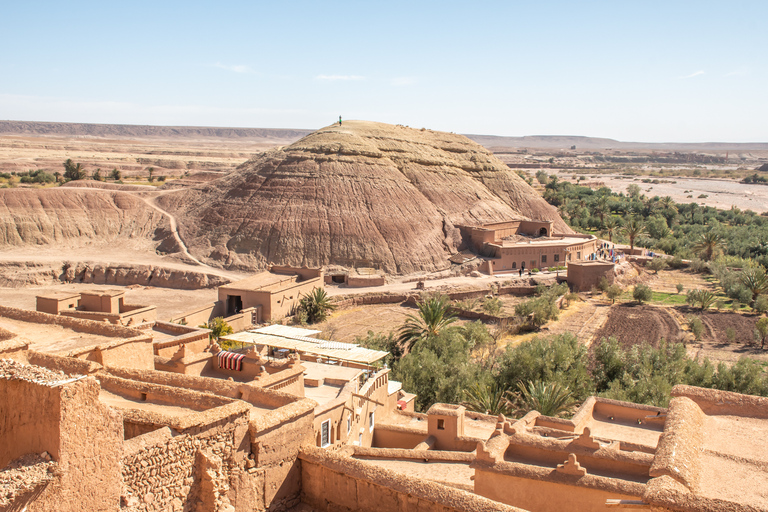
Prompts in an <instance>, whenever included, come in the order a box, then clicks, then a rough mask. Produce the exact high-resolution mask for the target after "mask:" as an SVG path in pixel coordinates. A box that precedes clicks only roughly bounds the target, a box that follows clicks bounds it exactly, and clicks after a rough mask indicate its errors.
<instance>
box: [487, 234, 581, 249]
mask: <svg viewBox="0 0 768 512" xmlns="http://www.w3.org/2000/svg"><path fill="white" fill-rule="evenodd" d="M591 239H592V238H580V237H572V236H563V237H556V238H527V237H526V238H524V239H514V240H506V239H505V240H502V241H501V242H494V243H493V244H492V245H500V246H501V247H531V246H532V247H561V246H562V245H564V244H566V245H572V244H581V243H584V242H588V241H590V240H591Z"/></svg>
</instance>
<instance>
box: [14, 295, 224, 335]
mask: <svg viewBox="0 0 768 512" xmlns="http://www.w3.org/2000/svg"><path fill="white" fill-rule="evenodd" d="M115 288H120V287H119V286H114V285H99V284H58V285H51V286H44V287H34V288H0V304H2V305H3V306H10V307H14V308H21V309H29V310H34V309H35V307H36V305H37V304H36V301H35V297H36V296H37V295H41V294H44V293H50V292H74V293H80V292H84V291H88V290H108V289H115ZM217 293H218V292H217V291H216V289H215V288H211V289H205V290H174V289H171V288H156V287H153V286H138V285H133V286H128V287H125V302H126V303H127V304H146V305H150V306H151V305H154V306H157V318H158V320H164V321H165V320H168V319H170V318H172V317H174V316H178V315H180V314H182V313H186V312H187V311H190V310H192V309H194V308H195V307H197V306H198V305H204V304H208V303H211V302H214V301H216V300H217V299H218V295H217ZM10 330H13V329H10Z"/></svg>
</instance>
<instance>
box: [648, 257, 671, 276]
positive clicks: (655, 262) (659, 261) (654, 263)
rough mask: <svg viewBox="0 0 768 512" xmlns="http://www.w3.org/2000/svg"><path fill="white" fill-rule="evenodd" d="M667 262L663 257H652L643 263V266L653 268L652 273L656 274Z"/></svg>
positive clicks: (665, 266)
mask: <svg viewBox="0 0 768 512" xmlns="http://www.w3.org/2000/svg"><path fill="white" fill-rule="evenodd" d="M667 266H669V264H668V263H667V260H666V259H665V258H653V259H652V260H651V261H649V262H648V263H646V264H645V268H647V269H648V270H653V273H654V274H658V273H659V270H664V269H665V268H667Z"/></svg>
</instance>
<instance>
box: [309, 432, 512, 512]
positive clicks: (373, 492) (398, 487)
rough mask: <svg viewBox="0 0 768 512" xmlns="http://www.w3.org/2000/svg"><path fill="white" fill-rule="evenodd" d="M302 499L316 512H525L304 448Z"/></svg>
mask: <svg viewBox="0 0 768 512" xmlns="http://www.w3.org/2000/svg"><path fill="white" fill-rule="evenodd" d="M299 458H300V459H301V480H302V489H301V498H302V501H303V502H304V503H307V504H308V505H310V506H312V507H313V508H315V509H316V510H318V511H322V512H325V511H336V510H381V511H398V512H401V511H402V512H407V511H412V510H418V511H419V512H451V511H466V512H481V511H482V512H486V511H488V510H495V511H499V512H524V511H522V510H521V509H518V508H516V507H512V506H508V505H503V504H501V503H496V502H493V501H491V500H489V499H486V498H483V497H481V496H477V495H475V494H472V493H470V492H467V491H463V490H460V489H455V488H452V487H447V486H445V485H441V484H438V483H433V482H428V481H424V480H421V479H415V478H411V477H407V476H404V475H400V474H398V473H395V472H392V471H389V470H385V469H382V468H379V467H376V466H374V465H371V464H366V463H365V462H361V461H359V460H355V459H351V458H349V457H347V456H344V455H342V454H340V453H336V452H334V451H332V450H323V449H320V448H315V447H305V448H302V450H301V453H300V454H299Z"/></svg>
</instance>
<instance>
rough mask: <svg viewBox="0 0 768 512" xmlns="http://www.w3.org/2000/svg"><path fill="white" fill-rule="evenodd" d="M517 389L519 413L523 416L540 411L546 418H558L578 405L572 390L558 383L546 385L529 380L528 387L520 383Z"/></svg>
mask: <svg viewBox="0 0 768 512" xmlns="http://www.w3.org/2000/svg"><path fill="white" fill-rule="evenodd" d="M517 388H518V393H517V402H518V404H519V405H520V409H519V412H521V413H523V414H526V413H528V412H530V411H539V412H540V413H541V414H543V415H544V416H557V415H558V414H561V413H563V412H567V411H568V410H569V409H570V408H571V407H573V406H574V405H576V404H577V403H578V401H577V400H574V397H573V393H572V392H571V390H569V389H568V387H567V386H563V385H561V384H559V383H557V382H550V383H548V384H545V383H544V382H533V381H530V380H529V381H528V385H525V384H523V383H522V382H518V384H517Z"/></svg>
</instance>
